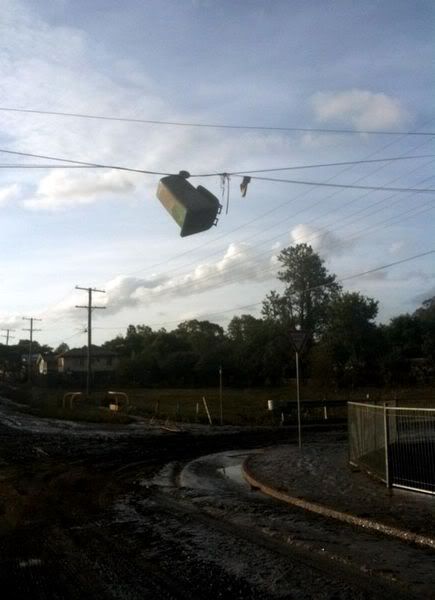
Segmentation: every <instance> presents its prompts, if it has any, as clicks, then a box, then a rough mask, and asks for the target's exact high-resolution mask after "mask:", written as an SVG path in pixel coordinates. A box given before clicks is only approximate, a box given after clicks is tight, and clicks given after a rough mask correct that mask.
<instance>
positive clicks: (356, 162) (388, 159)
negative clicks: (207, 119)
mask: <svg viewBox="0 0 435 600" xmlns="http://www.w3.org/2000/svg"><path fill="white" fill-rule="evenodd" d="M2 152H3V150H2ZM4 152H6V151H4ZM32 156H33V155H32ZM434 157H435V154H417V155H414V156H388V157H385V158H374V159H371V160H364V159H362V160H346V161H342V162H332V163H314V164H312V165H292V166H291V167H273V168H268V169H252V170H251V169H250V170H248V171H228V172H225V173H224V172H221V173H219V172H217V171H216V172H214V173H194V174H193V175H190V177H191V178H192V177H218V176H220V175H228V176H230V177H232V176H240V177H243V175H244V174H252V173H275V172H277V171H298V170H300V169H318V168H322V167H343V166H347V165H352V166H354V165H365V164H371V163H383V162H395V161H400V160H414V159H420V158H434ZM52 160H67V159H52ZM0 169H123V170H127V171H129V170H131V171H133V172H135V173H139V174H145V175H148V174H150V175H167V173H164V172H161V173H160V172H153V171H145V170H144V171H140V170H138V169H130V168H129V167H120V166H118V165H100V164H93V163H89V164H77V165H75V164H73V165H70V164H67V165H59V164H55V165H40V164H26V163H9V164H8V163H5V164H2V165H0Z"/></svg>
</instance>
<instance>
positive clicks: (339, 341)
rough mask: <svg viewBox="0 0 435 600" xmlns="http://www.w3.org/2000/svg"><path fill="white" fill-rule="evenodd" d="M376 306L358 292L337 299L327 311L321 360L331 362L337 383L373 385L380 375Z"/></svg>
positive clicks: (347, 293) (376, 304) (342, 295)
mask: <svg viewBox="0 0 435 600" xmlns="http://www.w3.org/2000/svg"><path fill="white" fill-rule="evenodd" d="M377 314H378V303H377V301H376V300H373V298H368V297H366V296H363V295H362V294H359V293H358V292H345V293H343V294H340V295H339V296H336V297H335V298H334V299H333V300H332V301H331V302H330V305H329V307H328V311H327V323H326V325H325V328H324V332H323V335H322V338H321V344H320V345H321V346H323V356H322V360H325V358H327V357H328V355H329V357H330V358H332V367H333V370H334V372H335V377H336V380H338V381H339V382H340V383H345V384H348V383H351V384H352V385H355V384H357V383H362V382H368V381H370V382H371V383H373V382H374V381H375V380H376V378H377V377H378V375H379V369H378V366H377V365H378V364H379V358H380V356H379V347H380V345H379V333H378V329H377V327H376V324H375V322H374V320H375V318H376V315H377Z"/></svg>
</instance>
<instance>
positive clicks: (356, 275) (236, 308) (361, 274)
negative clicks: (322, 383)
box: [95, 249, 435, 330]
mask: <svg viewBox="0 0 435 600" xmlns="http://www.w3.org/2000/svg"><path fill="white" fill-rule="evenodd" d="M431 254H435V249H433V250H428V251H426V252H421V253H419V254H414V255H413V256H408V257H406V258H402V259H400V260H396V261H394V262H391V263H388V264H385V265H381V266H379V267H374V268H372V269H367V270H366V271H360V272H359V273H354V274H352V275H345V276H344V277H339V278H336V279H335V282H337V281H338V282H340V283H342V282H343V281H349V280H351V279H357V278H359V277H365V276H366V275H369V274H371V273H376V272H377V271H383V270H385V269H390V268H391V267H395V266H396V265H401V264H403V263H407V262H411V261H413V260H417V259H418V258H423V257H425V256H429V255H431ZM331 285H333V283H325V284H321V285H316V286H313V287H310V288H308V289H306V290H305V291H306V292H311V291H314V290H317V289H322V288H325V287H330V286H331ZM260 304H263V300H260V302H253V303H252V304H244V305H243V306H233V307H231V308H227V309H225V310H220V311H218V312H214V313H210V314H209V315H207V316H208V317H209V318H210V317H215V316H219V315H223V314H226V313H229V312H234V311H239V310H245V309H248V308H254V307H256V306H260ZM179 322H180V321H179V320H174V321H161V322H160V323H150V324H149V327H157V326H162V325H168V324H171V323H179ZM129 324H130V323H129ZM126 327H127V325H125V326H119V327H96V328H95V329H100V330H101V329H107V330H109V329H112V330H116V329H123V328H126Z"/></svg>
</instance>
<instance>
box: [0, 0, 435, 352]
mask: <svg viewBox="0 0 435 600" xmlns="http://www.w3.org/2000/svg"><path fill="white" fill-rule="evenodd" d="M0 8H1V9H2V12H1V14H2V19H1V21H0V107H1V106H3V107H17V108H30V109H43V110H53V111H66V112H81V113H89V114H101V115H113V116H125V117H138V118H145V119H156V120H169V121H173V120H176V121H189V122H212V123H233V124H248V125H251V124H254V125H255V124H256V125H265V126H267V125H270V126H278V127H279V126H282V127H286V126H290V127H291V126H298V127H308V128H309V127H324V128H345V129H352V130H360V129H365V130H392V131H416V130H420V131H435V115H434V114H433V113H434V110H433V97H434V89H433V87H434V85H433V58H434V57H433V41H432V40H433V34H434V31H433V29H434V27H433V23H434V22H435V20H434V16H435V15H434V12H435V8H434V5H433V2H430V1H420V2H413V3H410V2H401V1H394V2H388V1H384V2H375V1H373V2H370V1H367V2H363V3H362V2H348V1H346V2H320V1H316V2H315V1H311V2H310V1H303V2H302V1H300V2H299V1H292V2H290V1H287V2H284V1H282V2H281V1H276V2H270V3H264V2H256V1H248V0H245V1H243V2H242V1H232V2H230V1H225V0H224V1H220V2H217V1H213V0H191V1H185V2H183V1H180V0H178V1H175V0H174V1H164V0H160V1H145V2H143V1H140V2H139V1H133V0H131V1H128V2H124V3H120V2H111V1H107V0H105V1H103V0H101V1H99V0H95V1H93V2H85V1H82V0H75V1H74V2H73V1H67V0H54V1H50V2H46V1H41V2H38V3H35V2H26V1H24V0H13V1H12V0H0ZM0 147H1V148H4V149H10V150H19V151H25V152H31V153H37V154H38V153H39V154H48V155H53V156H61V157H67V158H72V159H78V160H88V161H99V162H107V163H109V162H110V163H114V164H120V165H125V166H130V167H135V168H145V169H147V168H149V169H153V170H162V171H168V172H178V171H179V170H180V169H187V170H189V171H191V172H208V171H212V172H215V171H216V172H222V171H235V170H241V171H243V170H247V169H252V168H266V167H280V166H291V165H304V164H312V163H322V162H335V161H337V162H338V161H347V160H358V159H366V158H369V157H370V158H380V157H393V156H412V155H420V154H435V145H434V142H433V138H431V137H416V136H403V137H402V136H394V137H393V136H384V135H382V136H381V135H379V136H378V135H377V136H372V135H361V134H352V135H349V134H347V135H345V134H315V133H306V134H303V133H291V134H290V133H284V132H278V131H253V130H252V131H239V130H224V129H189V128H177V127H169V126H151V125H138V124H128V123H116V122H103V121H90V120H80V119H72V118H60V117H53V116H42V115H31V114H19V113H7V112H3V113H2V112H1V111H0ZM24 162H27V163H32V164H35V163H36V162H38V161H37V160H36V159H22V158H17V157H12V156H7V155H3V156H2V158H1V161H0V164H13V163H24ZM41 162H45V163H47V162H48V161H41ZM434 164H435V159H434V158H425V159H413V160H406V161H403V162H395V163H385V164H384V163H379V164H368V165H360V166H355V167H348V168H346V169H345V168H344V167H330V168H317V169H313V170H304V171H300V172H299V171H293V172H289V173H288V174H287V175H286V177H288V178H291V179H305V180H310V181H318V182H322V181H328V180H329V181H331V182H336V183H349V184H354V183H357V184H359V185H381V186H396V187H435V181H434V178H433V177H432V176H433V165H434ZM281 175H282V174H281ZM157 183H158V178H157V177H153V176H143V175H135V174H129V173H122V172H117V171H95V170H67V169H56V170H55V169H47V170H30V169H29V170H17V169H3V168H2V169H0V213H1V217H2V236H1V242H0V243H1V253H0V276H1V277H2V281H3V293H2V295H1V296H0V325H1V326H2V327H12V328H15V329H17V330H18V329H20V328H21V327H22V326H23V325H22V323H23V321H22V320H21V317H22V316H29V315H30V316H32V315H33V316H38V317H41V318H43V322H42V323H41V327H42V329H43V331H42V332H41V333H40V334H38V336H39V337H38V339H39V340H40V341H43V342H47V343H50V344H51V345H54V346H56V345H57V344H58V343H60V342H61V341H63V340H67V341H68V343H69V344H70V345H81V344H83V343H85V340H86V336H85V335H84V334H82V333H79V332H80V330H81V329H83V327H84V322H85V314H84V311H83V312H82V311H79V310H77V309H75V308H74V306H75V304H77V303H79V304H82V303H83V301H84V297H83V295H81V294H80V293H79V292H76V291H75V290H74V286H75V285H82V286H88V285H92V286H97V287H102V288H104V289H107V292H108V293H107V294H106V295H104V296H103V295H101V297H99V298H98V301H99V302H100V303H102V304H106V305H107V309H106V310H105V311H98V314H96V318H95V326H96V329H95V336H94V337H95V340H96V341H97V342H102V341H104V340H105V339H109V338H111V337H113V336H114V335H116V334H117V333H123V332H124V331H125V328H126V326H127V325H128V324H129V323H148V324H151V325H153V326H154V327H158V326H166V327H167V328H168V329H170V328H171V327H173V326H175V324H176V323H177V322H178V321H181V320H183V319H186V318H210V319H212V320H214V321H216V322H220V323H221V324H223V325H225V324H226V323H227V322H228V320H229V319H230V318H231V317H232V316H233V315H234V314H240V311H237V310H236V307H237V306H242V305H246V304H250V303H256V302H259V301H261V300H262V299H263V298H264V296H265V294H266V293H267V292H268V291H269V290H270V289H273V288H277V289H279V284H277V282H276V278H275V271H276V260H275V258H274V257H275V256H276V254H277V252H278V251H279V249H280V248H282V247H284V246H286V245H289V244H290V243H295V242H297V241H308V242H309V243H311V244H312V245H313V246H314V248H315V249H316V250H317V251H319V252H320V254H321V255H322V256H323V258H324V259H325V260H326V264H327V267H328V268H329V269H330V270H331V271H333V272H334V273H336V274H337V275H338V276H346V275H349V274H352V273H357V272H360V271H364V270H366V269H370V268H372V267H376V266H378V265H380V264H385V263H388V262H392V261H395V260H400V259H402V258H405V257H407V256H411V255H413V254H417V253H419V252H424V251H426V250H430V249H432V248H433V247H434V246H433V238H434V227H433V210H432V205H433V206H434V208H435V198H434V196H433V195H418V194H398V193H396V194H394V193H391V192H362V191H356V190H344V191H340V190H334V189H326V188H318V187H315V188H314V187H313V188H311V187H309V188H308V187H302V186H297V185H290V184H280V183H272V182H260V181H255V182H254V181H253V182H252V183H251V184H250V187H249V191H248V194H247V197H246V198H241V197H240V194H239V192H238V184H239V180H237V179H235V178H233V179H232V181H231V202H230V211H229V214H228V215H222V216H221V218H220V221H219V224H218V227H217V228H214V229H212V230H211V231H208V232H205V233H202V234H199V235H197V236H192V237H191V238H183V239H182V238H180V237H179V234H178V228H177V226H176V224H175V223H174V222H173V221H172V220H171V219H170V217H169V216H168V215H167V213H166V212H165V211H164V209H163V208H162V207H161V205H160V204H159V202H158V201H157V200H156V198H155V189H156V187H157ZM197 183H202V184H204V185H206V186H207V187H208V188H209V189H210V190H211V191H212V192H213V193H215V194H216V195H218V196H220V194H221V189H220V182H219V179H218V178H211V179H207V180H202V181H201V180H197ZM267 213H268V214H267ZM433 264H434V261H433V257H428V258H424V259H421V260H418V261H415V262H410V263H405V264H403V265H401V266H398V267H395V268H394V269H391V270H389V271H385V272H381V273H378V274H376V275H373V276H372V277H364V278H362V279H357V280H353V281H352V282H351V281H349V284H348V285H346V288H348V289H352V290H354V289H358V290H360V291H361V292H362V293H365V294H367V295H370V296H373V297H375V298H376V299H378V300H379V302H380V319H381V320H383V321H387V320H388V319H389V318H390V317H391V316H393V315H395V314H397V313H399V312H404V311H412V310H414V309H415V308H416V307H417V306H418V304H419V302H420V301H421V300H422V299H424V298H425V297H428V296H430V295H433V294H434V293H435V272H434V268H433ZM96 301H97V298H96ZM233 307H234V311H231V310H230V309H232V308H233ZM224 311H227V312H224ZM245 312H246V311H245ZM252 312H253V314H256V311H255V309H253V310H252ZM24 326H27V325H25V324H24ZM15 335H16V336H17V337H20V336H21V337H25V334H24V333H21V332H18V331H17V332H16V333H15Z"/></svg>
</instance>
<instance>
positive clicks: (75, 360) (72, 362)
mask: <svg viewBox="0 0 435 600" xmlns="http://www.w3.org/2000/svg"><path fill="white" fill-rule="evenodd" d="M59 363H60V364H59V372H61V373H68V372H69V371H71V372H73V373H86V371H87V359H86V357H85V356H83V357H76V356H74V357H69V356H64V357H62V358H60V359H59ZM118 364H119V359H118V358H117V357H114V356H113V357H112V356H101V357H100V356H96V357H95V358H92V363H91V368H92V370H93V371H94V372H96V371H100V372H101V371H104V372H107V373H110V372H111V371H114V370H115V369H116V368H117V366H118Z"/></svg>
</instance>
